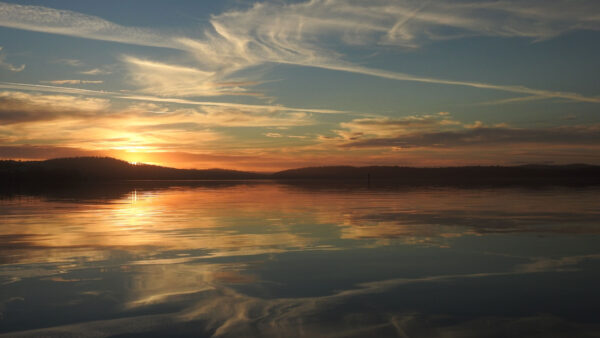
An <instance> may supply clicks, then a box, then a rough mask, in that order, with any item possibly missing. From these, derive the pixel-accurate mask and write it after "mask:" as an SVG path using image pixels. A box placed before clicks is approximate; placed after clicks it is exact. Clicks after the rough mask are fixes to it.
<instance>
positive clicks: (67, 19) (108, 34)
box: [0, 3, 173, 47]
mask: <svg viewBox="0 0 600 338" xmlns="http://www.w3.org/2000/svg"><path fill="white" fill-rule="evenodd" d="M0 25H1V26H4V27H10V28H17V29H24V30H30V31H36V32H43V33H52V34H60V35H68V36H75V37H80V38H86V39H94V40H104V41H114V42H121V43H128V44H134V45H143V46H154V47H172V46H173V45H172V43H170V39H169V37H168V36H165V35H162V34H160V33H158V32H155V31H152V30H149V29H142V28H133V27H125V26H121V25H118V24H115V23H112V22H110V21H106V20H104V19H101V18H98V17H96V16H91V15H85V14H81V13H77V12H73V11H68V10H59V9H53V8H48V7H42V6H26V5H18V4H9V3H0Z"/></svg>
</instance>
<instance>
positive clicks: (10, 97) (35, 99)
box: [0, 91, 110, 125]
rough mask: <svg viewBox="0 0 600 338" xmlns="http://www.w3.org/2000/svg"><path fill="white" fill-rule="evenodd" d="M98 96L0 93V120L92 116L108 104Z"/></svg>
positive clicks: (6, 122) (15, 121)
mask: <svg viewBox="0 0 600 338" xmlns="http://www.w3.org/2000/svg"><path fill="white" fill-rule="evenodd" d="M109 105H110V104H109V101H108V100H106V99H101V98H89V97H88V98H82V97H76V96H69V95H43V94H28V93H23V92H12V91H4V92H0V122H2V124H4V125H9V124H14V123H23V122H32V121H40V120H44V121H47V120H54V119H57V118H60V117H70V118H76V117H79V118H81V117H84V116H92V115H95V114H98V113H101V112H104V111H105V109H107V108H108V107H109Z"/></svg>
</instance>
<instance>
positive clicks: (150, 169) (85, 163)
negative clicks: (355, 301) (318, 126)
mask: <svg viewBox="0 0 600 338" xmlns="http://www.w3.org/2000/svg"><path fill="white" fill-rule="evenodd" d="M252 179H273V180H279V181H286V182H292V183H294V182H295V183H306V182H308V181H314V182H317V184H327V183H328V182H331V183H336V182H338V183H339V182H346V183H352V184H373V185H387V184H407V185H511V184H519V185H521V184H583V185H589V184H600V166H592V165H585V164H572V165H559V166H553V165H523V166H512V167H501V166H468V167H443V168H415V167H398V166H370V167H352V166H329V167H309V168H300V169H291V170H284V171H280V172H276V173H273V174H261V173H252V172H244V171H236V170H225V169H203V170H197V169H175V168H168V167H161V166H155V165H148V164H137V165H134V164H131V163H128V162H125V161H121V160H117V159H114V158H109V157H76V158H60V159H52V160H46V161H0V183H3V184H5V185H6V184H24V183H33V184H42V183H44V184H63V183H66V182H83V181H85V182H88V181H93V182H98V181H107V180H252Z"/></svg>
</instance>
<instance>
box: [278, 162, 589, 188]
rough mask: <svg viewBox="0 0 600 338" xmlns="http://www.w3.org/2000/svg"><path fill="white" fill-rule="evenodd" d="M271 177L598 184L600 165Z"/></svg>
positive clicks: (312, 170)
mask: <svg viewBox="0 0 600 338" xmlns="http://www.w3.org/2000/svg"><path fill="white" fill-rule="evenodd" d="M271 177H272V178H275V179H280V180H320V181H323V180H337V181H356V180H360V181H363V182H365V181H367V183H372V184H392V183H393V184H419V185H421V184H458V185H462V184H464V185H470V184H478V185H481V184H493V185H497V184H538V183H543V184H546V183H556V184H571V183H573V184H599V183H600V166H592V165H585V164H572V165H557V166H553V165H523V166H512V167H501V166H467V167H442V168H416V167H398V166H370V167H351V166H334V167H309V168H300V169H290V170H284V171H280V172H278V173H275V174H273V175H271Z"/></svg>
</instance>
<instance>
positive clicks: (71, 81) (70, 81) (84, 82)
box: [40, 80, 104, 85]
mask: <svg viewBox="0 0 600 338" xmlns="http://www.w3.org/2000/svg"><path fill="white" fill-rule="evenodd" d="M103 82H104V81H102V80H52V81H40V83H49V84H53V85H64V84H101V83H103Z"/></svg>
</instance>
